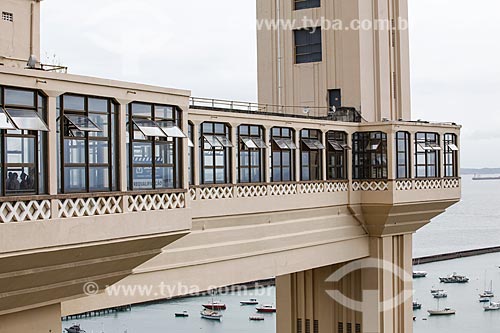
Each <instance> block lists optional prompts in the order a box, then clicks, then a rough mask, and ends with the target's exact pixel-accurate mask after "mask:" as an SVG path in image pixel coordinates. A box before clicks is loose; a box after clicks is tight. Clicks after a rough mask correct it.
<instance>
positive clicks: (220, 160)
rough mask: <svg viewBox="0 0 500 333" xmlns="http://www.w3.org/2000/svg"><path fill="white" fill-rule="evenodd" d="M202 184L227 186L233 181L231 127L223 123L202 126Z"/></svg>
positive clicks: (209, 123) (207, 123) (208, 123)
mask: <svg viewBox="0 0 500 333" xmlns="http://www.w3.org/2000/svg"><path fill="white" fill-rule="evenodd" d="M200 134H201V138H200V139H201V165H202V167H201V183H202V184H227V183H229V182H230V180H231V148H232V147H233V144H232V143H231V141H230V139H229V138H230V131H229V126H228V125H226V124H223V123H211V122H206V123H203V124H201V132H200Z"/></svg>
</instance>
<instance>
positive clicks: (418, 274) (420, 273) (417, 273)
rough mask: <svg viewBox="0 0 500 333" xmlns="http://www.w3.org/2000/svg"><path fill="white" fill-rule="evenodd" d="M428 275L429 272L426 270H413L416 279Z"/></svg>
mask: <svg viewBox="0 0 500 333" xmlns="http://www.w3.org/2000/svg"><path fill="white" fill-rule="evenodd" d="M426 276H427V272H425V271H415V272H413V278H414V279H417V278H424V277H426Z"/></svg>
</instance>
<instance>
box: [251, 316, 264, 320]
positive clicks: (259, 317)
mask: <svg viewBox="0 0 500 333" xmlns="http://www.w3.org/2000/svg"><path fill="white" fill-rule="evenodd" d="M248 319H249V320H252V321H263V320H264V319H265V318H264V316H250V317H248Z"/></svg>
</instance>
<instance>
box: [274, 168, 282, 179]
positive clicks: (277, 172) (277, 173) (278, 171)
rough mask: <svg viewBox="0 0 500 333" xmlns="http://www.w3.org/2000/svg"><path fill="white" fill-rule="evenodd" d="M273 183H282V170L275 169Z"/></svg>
mask: <svg viewBox="0 0 500 333" xmlns="http://www.w3.org/2000/svg"><path fill="white" fill-rule="evenodd" d="M273 181H275V182H280V181H281V168H273Z"/></svg>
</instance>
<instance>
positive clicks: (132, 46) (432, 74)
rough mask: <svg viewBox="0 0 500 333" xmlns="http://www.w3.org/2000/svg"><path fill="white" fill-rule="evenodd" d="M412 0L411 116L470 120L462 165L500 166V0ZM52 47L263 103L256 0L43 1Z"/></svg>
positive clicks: (147, 76)
mask: <svg viewBox="0 0 500 333" xmlns="http://www.w3.org/2000/svg"><path fill="white" fill-rule="evenodd" d="M366 1H368V0H366ZM409 2H410V29H411V30H410V38H411V64H412V68H411V70H412V101H413V110H412V112H413V118H414V119H415V120H416V119H425V120H434V121H454V122H457V123H460V124H462V125H463V126H464V129H463V133H462V166H463V167H500V105H499V104H500V103H499V97H500V43H499V41H500V37H499V36H500V19H499V13H500V1H498V0H475V1H474V2H471V1H469V0H409ZM54 54H55V55H56V58H57V59H58V60H59V61H60V62H61V63H62V64H64V65H66V66H68V67H69V68H70V72H71V73H74V74H83V75H89V76H97V77H104V78H112V79H118V80H125V81H132V82H140V83H148V84H153V85H160V86H166V87H172V88H183V89H188V90H191V91H192V92H193V95H194V96H199V97H215V98H227V99H234V100H243V101H256V100H257V66H256V61H257V60H256V36H255V0H239V1H235V0H217V1H206V0H183V1H164V0H141V1H133V0H120V1H117V0H85V1H67V0H47V1H43V2H42V59H43V60H46V59H47V58H49V59H51V58H53V55H54Z"/></svg>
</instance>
